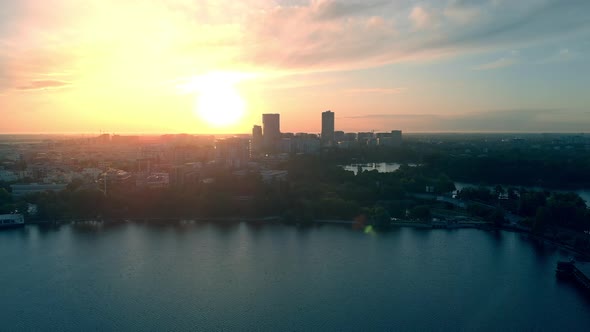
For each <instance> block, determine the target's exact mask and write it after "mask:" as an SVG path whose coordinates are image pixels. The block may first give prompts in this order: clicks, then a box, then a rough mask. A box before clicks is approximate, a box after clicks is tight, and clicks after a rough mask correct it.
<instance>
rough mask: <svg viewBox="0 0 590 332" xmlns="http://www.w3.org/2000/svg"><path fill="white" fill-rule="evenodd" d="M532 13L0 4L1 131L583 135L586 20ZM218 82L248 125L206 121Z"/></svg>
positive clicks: (406, 7) (301, 4)
mask: <svg viewBox="0 0 590 332" xmlns="http://www.w3.org/2000/svg"><path fill="white" fill-rule="evenodd" d="M523 1H524V2H527V3H528V2H531V4H534V5H531V6H529V7H530V8H532V9H530V8H529V7H527V6H524V5H522V6H517V5H515V4H514V3H512V2H508V1H499V0H496V1H489V2H486V1H482V2H481V4H478V5H477V6H476V5H475V4H470V5H469V6H467V5H464V4H462V2H460V1H455V0H449V1H440V2H438V1H422V2H416V3H410V2H407V3H406V2H404V1H377V0H367V1H353V0H343V1H335V0H312V1H303V0H301V1H299V0H279V1H263V0H248V1H229V0H228V1H216V0H209V1H205V0H203V1H188V0H158V1H115V0H91V1H77V0H48V1H36V0H22V1H6V2H0V116H1V118H2V121H0V132H3V133H19V132H20V133H34V132H44V133H58V132H73V133H80V132H90V133H92V132H99V131H104V132H112V133H129V132H139V133H172V132H187V133H243V132H249V131H250V129H251V127H252V125H253V124H260V122H261V120H260V119H261V114H262V113H281V120H282V121H281V127H282V130H283V131H293V132H297V131H307V132H318V131H319V130H320V113H321V112H322V111H324V110H327V109H331V110H333V111H335V112H336V127H337V129H341V130H347V131H363V130H372V129H374V130H391V129H403V130H409V131H454V130H459V131H461V130H466V131H471V130H472V131H478V130H502V129H506V130H507V131H510V130H513V129H514V128H515V129H519V128H523V130H531V131H535V130H547V129H546V128H556V129H557V130H561V131H570V130H571V131H582V130H583V131H586V130H587V129H584V128H588V126H587V125H588V124H589V123H588V120H587V118H588V117H585V116H584V115H585V114H586V112H587V110H586V108H585V107H586V105H588V104H589V101H590V100H589V97H588V94H587V93H583V90H584V87H585V86H586V87H587V85H588V84H587V83H589V82H588V79H587V77H588V76H589V75H584V73H587V72H590V70H589V66H588V62H587V61H586V60H584V59H585V57H584V56H583V54H584V53H585V52H586V50H587V49H588V48H590V46H588V43H586V44H584V43H581V42H580V41H583V40H587V39H586V38H585V37H587V36H588V33H587V32H588V31H587V30H583V29H582V28H580V26H582V25H581V22H582V23H583V22H584V20H585V18H584V16H583V15H581V14H580V15H579V16H578V15H576V14H571V13H572V12H581V13H583V12H584V10H577V11H572V10H571V9H572V8H569V7H571V6H570V4H569V3H567V4H563V5H562V7H564V9H563V10H561V8H559V7H555V6H554V7H551V10H548V9H546V8H545V7H543V6H544V4H545V3H547V4H549V3H552V0H542V1H540V2H539V1H537V2H534V1H532V0H523ZM519 3H520V2H519ZM577 5H578V6H582V7H588V5H587V4H584V3H578V4H577ZM478 6H479V7H478ZM547 8H549V7H547ZM533 9H535V10H536V11H533ZM578 9H583V8H578ZM589 9H590V8H589ZM505 13H510V14H505ZM531 13H534V15H541V14H542V15H545V16H543V17H541V18H542V19H551V20H553V21H554V22H561V21H563V22H564V23H563V24H560V25H556V26H558V27H559V29H561V30H559V29H557V28H555V29H554V30H550V29H548V28H545V26H544V25H540V23H539V22H541V21H539V19H541V18H539V19H537V18H535V17H533V18H532V19H531V15H532V14H531ZM511 20H512V21H511ZM527 20H528V21H527ZM513 21H514V22H520V23H521V27H518V26H516V25H515V24H513V23H514V22H513ZM501 28H503V29H513V31H510V30H508V32H507V33H505V34H504V35H502V34H499V33H498V31H504V30H501ZM466 31H468V32H470V33H472V34H466V33H465V32H466ZM529 31H534V32H535V34H534V35H533V36H534V38H531V36H532V35H531V33H530V32H529ZM567 68H575V69H567ZM570 71H571V73H570ZM211 73H214V74H215V73H222V75H225V76H224V77H229V79H228V81H227V82H226V83H225V87H224V88H223V89H221V90H223V91H227V89H231V91H234V92H235V93H236V94H237V95H239V98H241V99H242V100H243V102H244V105H245V109H244V110H243V111H244V112H243V114H242V116H241V117H240V121H239V122H237V123H236V124H232V125H227V126H220V125H217V126H212V125H211V124H210V123H208V122H206V121H205V120H203V119H202V118H201V117H200V116H199V109H198V105H199V98H202V97H203V93H204V92H203V91H204V89H202V88H199V87H195V86H194V85H192V84H193V82H195V81H199V80H202V78H203V77H210V76H211ZM556 73H557V74H556ZM539 75H541V76H539ZM584 77H586V78H584ZM529 79H530V80H529ZM212 83H214V82H212ZM209 90H210V89H209ZM214 94H215V93H214ZM230 97H231V96H227V98H225V99H231V98H234V97H235V96H234V97H231V98H230ZM220 98H223V95H221V97H220ZM234 99H235V98H234ZM211 107H212V108H214V107H213V106H211ZM207 112H224V110H221V109H219V110H216V111H214V110H208V111H207ZM457 123H458V124H460V125H455V124H457ZM490 123H495V124H496V125H495V126H492V127H489V126H488V127H486V125H485V124H490ZM504 123H513V124H514V126H513V127H510V126H508V127H506V128H504V127H503V125H504ZM524 124H530V125H524Z"/></svg>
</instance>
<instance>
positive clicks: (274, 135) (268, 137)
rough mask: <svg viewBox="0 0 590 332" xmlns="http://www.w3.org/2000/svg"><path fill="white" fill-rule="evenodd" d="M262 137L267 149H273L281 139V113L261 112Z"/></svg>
mask: <svg viewBox="0 0 590 332" xmlns="http://www.w3.org/2000/svg"><path fill="white" fill-rule="evenodd" d="M262 139H263V144H264V148H265V149H266V150H267V151H271V152H273V151H275V150H277V148H278V146H279V142H280V140H281V115H280V114H278V113H272V114H271V113H267V114H262Z"/></svg>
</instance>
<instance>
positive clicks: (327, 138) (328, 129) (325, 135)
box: [322, 111, 334, 146]
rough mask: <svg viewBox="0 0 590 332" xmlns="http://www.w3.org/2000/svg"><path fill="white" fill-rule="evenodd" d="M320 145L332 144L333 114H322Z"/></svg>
mask: <svg viewBox="0 0 590 332" xmlns="http://www.w3.org/2000/svg"><path fill="white" fill-rule="evenodd" d="M322 144H323V145H327V146H331V145H333V144H334V112H332V111H325V112H322Z"/></svg>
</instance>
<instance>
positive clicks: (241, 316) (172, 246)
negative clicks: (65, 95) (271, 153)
mask: <svg viewBox="0 0 590 332" xmlns="http://www.w3.org/2000/svg"><path fill="white" fill-rule="evenodd" d="M566 257H567V253H565V252H562V251H560V250H559V249H558V248H554V247H547V246H545V245H542V244H535V243H534V242H531V241H529V240H528V239H527V238H526V237H524V236H522V235H520V234H515V233H504V232H484V231H480V230H467V229H464V230H432V231H428V230H426V231H425V230H415V229H397V230H393V231H389V232H381V233H368V234H366V233H364V232H362V231H359V230H354V229H351V228H350V227H344V226H337V225H325V226H321V227H312V228H297V227H295V226H281V225H253V224H245V223H240V224H230V225H227V224H226V225H216V224H212V223H200V224H189V225H176V226H148V225H139V224H121V225H113V226H108V227H94V226H86V227H82V226H74V225H66V226H62V227H59V228H53V229H43V228H39V227H35V226H27V227H26V228H24V229H20V230H10V231H2V232H0V264H1V266H2V269H1V270H0V281H1V282H2V296H0V308H2V310H0V330H2V331H27V330H61V331H85V330H99V331H113V330H118V331H122V330H147V331H149V330H152V331H162V330H202V331H212V330H266V331H293V330H299V331H302V330H303V331H305V330H321V331H361V330H362V331H365V330H367V331H370V330H453V331H454V330H458V329H463V330H473V331H486V330H489V331H494V330H518V331H520V330H535V331H537V330H548V331H549V330H553V331H555V330H563V331H584V330H586V331H587V328H588V327H590V301H589V300H587V299H586V298H585V297H584V296H582V295H581V294H580V293H579V292H578V291H577V289H576V288H575V287H573V286H571V285H570V284H568V283H563V282H559V281H557V280H556V279H555V275H554V269H555V263H556V261H557V260H559V259H564V258H566Z"/></svg>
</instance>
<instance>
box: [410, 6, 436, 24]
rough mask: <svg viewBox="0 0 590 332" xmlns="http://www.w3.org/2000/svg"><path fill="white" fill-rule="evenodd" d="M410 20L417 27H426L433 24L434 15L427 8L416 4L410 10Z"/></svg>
mask: <svg viewBox="0 0 590 332" xmlns="http://www.w3.org/2000/svg"><path fill="white" fill-rule="evenodd" d="M410 20H412V22H413V23H414V26H415V27H416V28H418V29H424V28H427V27H429V26H430V25H431V24H432V15H431V14H429V13H428V12H427V11H426V9H424V8H422V7H420V6H416V7H414V8H412V11H411V12H410Z"/></svg>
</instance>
